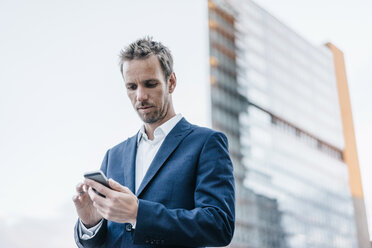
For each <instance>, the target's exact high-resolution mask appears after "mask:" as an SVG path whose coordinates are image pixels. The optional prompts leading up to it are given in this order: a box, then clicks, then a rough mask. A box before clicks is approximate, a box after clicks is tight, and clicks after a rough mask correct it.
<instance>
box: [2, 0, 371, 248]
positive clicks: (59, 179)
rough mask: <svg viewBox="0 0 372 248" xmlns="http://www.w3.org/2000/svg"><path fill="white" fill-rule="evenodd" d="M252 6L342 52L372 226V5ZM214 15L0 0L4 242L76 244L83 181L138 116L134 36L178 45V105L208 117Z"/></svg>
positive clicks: (152, 5)
mask: <svg viewBox="0 0 372 248" xmlns="http://www.w3.org/2000/svg"><path fill="white" fill-rule="evenodd" d="M256 3H258V4H260V5H262V6H263V7H264V8H265V9H267V10H269V12H270V13H271V14H273V15H275V16H276V17H277V18H278V19H279V20H281V21H282V22H283V23H285V24H286V25H288V26H290V27H291V28H292V29H294V30H295V31H296V32H297V33H298V34H300V35H301V36H303V37H304V38H305V39H307V40H309V41H311V42H312V43H313V44H314V45H317V44H319V45H321V44H323V43H325V42H328V41H331V42H332V43H334V44H335V45H336V46H338V47H339V48H340V49H341V50H342V51H343V52H344V54H345V60H346V67H347V73H348V79H349V87H350V94H351V101H352V108H353V115H354V125H355V131H356V138H357V145H358V152H359V161H360V165H361V171H362V177H363V178H362V179H363V185H364V193H365V198H366V206H367V210H368V214H369V219H370V221H369V222H370V223H371V224H372V221H371V218H372V216H371V215H372V180H371V179H372V168H371V166H370V165H371V163H372V158H371V155H370V154H371V153H370V147H371V144H372V142H371V141H372V131H371V128H370V127H371V126H372V116H371V114H369V113H370V112H371V111H370V110H369V108H370V107H372V103H371V98H370V97H369V96H368V94H369V92H372V84H371V83H372V82H371V81H372V70H371V68H372V67H371V66H372V56H371V55H372V47H371V45H370V44H372V33H371V32H368V31H369V30H370V28H369V27H372V21H371V18H370V17H369V14H370V13H372V3H371V2H370V1H361V0H356V1H346V0H340V1H333V0H326V1H325V0H323V1H319V0H312V1H295V0H291V1H290V0H280V1H278V0H276V1H274V0H257V1H256ZM190 13H192V18H190ZM206 18H207V12H206V2H205V1H200V0H188V1H181V0H180V1H172V0H157V1H149V0H147V1H145V0H139V1H129V0H125V1H124V0H116V1H114V0H113V1H105V2H102V1H98V0H90V1H88V0H64V1H62V0H60V1H48V0H34V1H32V2H31V1H26V0H2V1H0V31H1V38H0V118H1V119H0V120H1V121H0V166H1V171H2V180H1V182H0V194H1V195H2V199H1V204H0V246H1V247H14V248H18V247H19V248H21V247H22V248H23V247H40V244H43V242H46V241H48V247H73V246H74V241H73V233H72V227H73V225H74V223H75V221H76V217H77V216H76V213H75V210H74V206H73V203H72V200H71V197H72V195H73V194H74V188H75V185H76V184H77V183H78V182H79V181H81V180H82V174H83V173H84V172H86V171H90V170H94V169H97V168H98V167H99V166H100V163H101V161H102V158H103V156H104V154H105V152H106V150H107V149H108V148H110V147H112V146H114V145H116V144H118V143H120V142H121V141H122V140H124V139H126V138H127V137H129V136H131V135H133V134H134V133H135V132H136V131H137V130H138V128H139V126H140V124H141V123H140V121H139V119H138V117H137V116H136V114H135V112H134V111H133V110H132V107H131V105H130V102H129V101H128V99H127V96H126V93H125V88H124V85H123V82H122V78H121V76H120V72H119V68H118V57H117V56H118V53H119V51H120V49H121V48H123V46H125V45H126V44H128V43H129V42H131V41H133V40H135V39H137V38H139V37H143V36H145V35H152V36H154V38H156V39H157V40H161V41H164V43H165V44H166V45H168V46H169V47H170V49H171V50H172V52H173V55H174V58H175V71H176V74H177V78H178V85H177V88H176V92H175V94H174V100H175V107H176V111H177V112H181V113H182V114H183V115H184V116H185V117H186V118H187V119H188V120H189V121H191V122H194V123H198V124H199V125H207V124H208V120H207V118H206V116H207V110H206V109H207V105H208V104H207V100H208V99H206V98H205V93H206V89H205V87H203V85H205V82H208V80H209V78H208V74H207V73H208V70H207V67H208V60H207V41H206V38H207V36H206V35H207V33H206V30H207V19H206ZM195 37H202V38H201V39H195ZM203 37H204V39H205V40H204V41H203ZM195 109H198V111H195ZM45 235H48V240H46V239H45V238H44V237H45ZM19 237H22V239H20V238H19ZM24 240H27V242H25V241H24ZM41 246H42V245H41Z"/></svg>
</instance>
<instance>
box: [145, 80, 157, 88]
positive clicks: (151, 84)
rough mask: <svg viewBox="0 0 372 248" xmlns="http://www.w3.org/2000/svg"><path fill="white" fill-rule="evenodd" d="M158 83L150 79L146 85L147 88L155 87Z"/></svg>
mask: <svg viewBox="0 0 372 248" xmlns="http://www.w3.org/2000/svg"><path fill="white" fill-rule="evenodd" d="M157 85H158V82H157V81H153V80H152V81H148V82H146V83H145V86H146V87H147V88H155V87H156V86H157Z"/></svg>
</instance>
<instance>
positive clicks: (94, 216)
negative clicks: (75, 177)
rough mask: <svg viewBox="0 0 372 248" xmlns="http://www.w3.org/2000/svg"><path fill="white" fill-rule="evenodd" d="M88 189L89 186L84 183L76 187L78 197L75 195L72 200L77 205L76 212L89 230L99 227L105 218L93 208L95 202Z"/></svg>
mask: <svg viewBox="0 0 372 248" xmlns="http://www.w3.org/2000/svg"><path fill="white" fill-rule="evenodd" d="M87 188H88V186H87V185H85V184H83V183H79V184H78V185H76V192H77V195H74V196H73V197H72V200H73V201H74V203H75V208H76V212H77V214H78V216H79V218H80V220H81V221H82V222H83V224H84V225H85V226H86V227H87V228H90V227H92V226H95V225H97V224H98V222H99V221H100V220H101V219H102V218H103V217H102V215H101V214H99V213H98V211H97V209H96V208H95V207H94V206H93V202H92V200H91V199H90V197H89V195H88V193H87V191H86V189H87Z"/></svg>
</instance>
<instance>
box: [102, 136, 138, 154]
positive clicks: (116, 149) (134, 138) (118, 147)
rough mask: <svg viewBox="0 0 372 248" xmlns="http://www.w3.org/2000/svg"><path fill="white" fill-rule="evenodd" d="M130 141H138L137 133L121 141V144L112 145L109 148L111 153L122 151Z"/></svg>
mask: <svg viewBox="0 0 372 248" xmlns="http://www.w3.org/2000/svg"><path fill="white" fill-rule="evenodd" d="M128 143H135V144H136V143H137V134H135V135H133V136H132V137H129V138H127V139H126V140H124V141H122V142H120V143H119V144H117V145H115V146H113V147H111V148H110V149H109V151H110V153H115V152H121V151H122V150H123V149H125V147H126V146H127V145H128Z"/></svg>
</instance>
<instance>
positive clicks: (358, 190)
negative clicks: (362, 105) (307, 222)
mask: <svg viewBox="0 0 372 248" xmlns="http://www.w3.org/2000/svg"><path fill="white" fill-rule="evenodd" d="M326 46H327V47H328V48H329V49H330V51H331V52H332V54H333V61H334V68H335V74H336V82H337V89H338V98H339V106H340V112H341V119H342V128H343V134H344V141H345V147H344V150H343V157H344V161H345V163H346V165H347V166H348V171H349V185H350V191H351V195H352V199H353V205H354V216H355V224H356V230H357V236H358V247H359V248H367V247H368V248H369V247H371V244H370V240H369V232H368V224H367V214H366V208H365V203H364V196H363V187H362V180H361V175H360V167H359V160H358V152H357V146H356V139H355V132H354V124H353V116H352V110H351V102H350V95H349V87H348V82H347V76H346V69H345V61H344V54H343V52H342V51H341V50H340V49H338V48H337V47H336V46H335V45H333V44H332V43H327V44H326Z"/></svg>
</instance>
